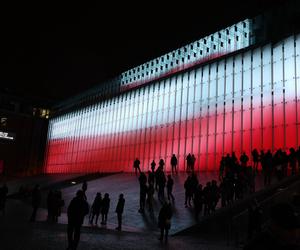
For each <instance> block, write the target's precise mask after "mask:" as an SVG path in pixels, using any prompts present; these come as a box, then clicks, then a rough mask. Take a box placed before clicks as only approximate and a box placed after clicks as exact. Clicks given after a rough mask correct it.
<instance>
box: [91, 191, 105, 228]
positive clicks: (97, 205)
mask: <svg viewBox="0 0 300 250" xmlns="http://www.w3.org/2000/svg"><path fill="white" fill-rule="evenodd" d="M101 205H102V196H101V193H99V192H98V193H97V195H96V197H95V199H94V202H93V205H92V209H91V210H92V211H91V217H90V223H91V224H92V225H93V222H94V217H95V216H96V221H95V225H96V226H97V224H98V218H99V214H100V210H101Z"/></svg>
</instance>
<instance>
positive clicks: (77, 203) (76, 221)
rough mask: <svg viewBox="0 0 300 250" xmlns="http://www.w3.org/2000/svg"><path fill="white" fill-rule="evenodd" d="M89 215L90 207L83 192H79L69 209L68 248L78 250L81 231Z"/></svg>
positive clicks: (68, 249)
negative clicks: (86, 216)
mask: <svg viewBox="0 0 300 250" xmlns="http://www.w3.org/2000/svg"><path fill="white" fill-rule="evenodd" d="M88 213H89V205H88V203H87V202H86V200H85V199H84V192H83V190H78V191H77V193H76V197H75V198H73V199H72V201H71V202H70V205H69V207H68V211H67V215H68V229H67V230H68V248H67V250H76V249H77V246H78V243H79V240H80V229H81V226H82V224H83V219H84V216H85V215H87V214H88Z"/></svg>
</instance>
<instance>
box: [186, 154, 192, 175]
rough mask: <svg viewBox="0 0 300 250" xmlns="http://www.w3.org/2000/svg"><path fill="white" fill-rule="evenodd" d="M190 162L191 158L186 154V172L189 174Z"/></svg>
mask: <svg viewBox="0 0 300 250" xmlns="http://www.w3.org/2000/svg"><path fill="white" fill-rule="evenodd" d="M191 161H192V156H191V154H188V155H187V157H186V172H187V173H189V172H190V170H191Z"/></svg>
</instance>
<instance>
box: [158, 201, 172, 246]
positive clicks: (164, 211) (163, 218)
mask: <svg viewBox="0 0 300 250" xmlns="http://www.w3.org/2000/svg"><path fill="white" fill-rule="evenodd" d="M172 214H173V212H172V207H171V204H170V203H167V202H164V204H163V206H162V207H161V209H160V211H159V215H158V227H159V228H160V238H159V240H160V241H162V240H163V239H164V236H165V241H168V234H169V230H170V228H171V218H172Z"/></svg>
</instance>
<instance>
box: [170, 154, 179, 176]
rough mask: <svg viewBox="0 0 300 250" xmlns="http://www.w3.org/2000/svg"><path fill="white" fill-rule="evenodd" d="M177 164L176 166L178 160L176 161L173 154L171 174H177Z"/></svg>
mask: <svg viewBox="0 0 300 250" xmlns="http://www.w3.org/2000/svg"><path fill="white" fill-rule="evenodd" d="M177 164H178V160H177V158H176V156H175V154H173V155H172V157H171V167H172V173H174V172H175V173H176V174H177Z"/></svg>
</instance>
